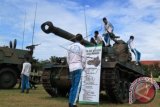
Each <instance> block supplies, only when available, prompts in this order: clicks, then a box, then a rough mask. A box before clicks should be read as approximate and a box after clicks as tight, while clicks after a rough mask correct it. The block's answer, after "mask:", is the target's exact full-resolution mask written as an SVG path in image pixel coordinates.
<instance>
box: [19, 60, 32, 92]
mask: <svg viewBox="0 0 160 107" xmlns="http://www.w3.org/2000/svg"><path fill="white" fill-rule="evenodd" d="M30 72H31V63H30V62H29V57H26V61H25V62H24V63H23V68H22V72H21V84H22V89H21V92H22V93H24V91H25V90H26V93H29V89H30V84H29V76H30Z"/></svg>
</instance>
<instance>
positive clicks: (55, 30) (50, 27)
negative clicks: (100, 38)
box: [41, 21, 93, 45]
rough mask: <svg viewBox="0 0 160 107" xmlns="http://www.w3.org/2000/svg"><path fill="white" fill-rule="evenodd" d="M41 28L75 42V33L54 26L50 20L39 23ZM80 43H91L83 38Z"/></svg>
mask: <svg viewBox="0 0 160 107" xmlns="http://www.w3.org/2000/svg"><path fill="white" fill-rule="evenodd" d="M41 29H42V30H43V31H44V32H45V33H47V34H49V33H54V34H55V35H57V36H60V37H62V38H64V39H67V40H70V41H72V42H75V35H74V34H71V33H69V32H67V31H65V30H63V29H61V28H58V27H55V26H54V25H53V24H52V22H50V21H47V22H45V23H43V24H42V25H41ZM82 44H83V45H93V44H92V43H90V42H89V41H86V40H84V39H83V41H82Z"/></svg>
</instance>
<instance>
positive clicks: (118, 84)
mask: <svg viewBox="0 0 160 107" xmlns="http://www.w3.org/2000/svg"><path fill="white" fill-rule="evenodd" d="M41 29H42V30H43V31H44V32H45V33H47V34H49V33H53V34H55V35H57V36H60V37H62V38H64V39H67V40H70V41H72V42H75V35H73V34H71V33H69V32H67V31H65V30H62V29H60V28H58V27H55V26H53V24H52V22H50V21H47V22H45V23H43V24H42V25H41ZM112 39H113V41H114V42H115V43H114V44H113V46H110V47H103V49H102V60H101V80H100V84H101V85H100V90H101V91H105V92H106V93H107V94H108V95H109V97H110V98H111V99H112V101H114V102H116V103H126V102H128V99H129V98H128V97H129V87H130V84H131V82H133V81H134V80H135V79H136V78H138V77H141V76H144V75H145V72H144V70H143V69H142V67H141V66H137V65H135V64H134V63H133V62H131V53H130V52H129V49H128V46H127V44H126V43H125V42H124V41H123V40H117V39H115V38H114V36H113V38H112ZM83 45H85V46H86V45H90V46H94V44H92V43H90V42H89V41H87V40H83ZM68 74H69V69H68V65H67V63H66V59H64V58H63V59H61V60H60V61H59V62H58V63H55V64H48V65H46V66H45V67H44V72H43V74H42V84H43V87H44V89H45V90H46V92H47V93H48V94H49V95H51V96H52V97H56V96H61V95H62V96H65V95H66V94H67V93H68V92H69V89H70V85H71V83H70V80H69V75H68Z"/></svg>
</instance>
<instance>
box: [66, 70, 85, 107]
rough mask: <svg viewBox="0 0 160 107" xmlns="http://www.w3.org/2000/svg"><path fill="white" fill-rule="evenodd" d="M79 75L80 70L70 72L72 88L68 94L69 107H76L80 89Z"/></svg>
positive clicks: (80, 73)
mask: <svg viewBox="0 0 160 107" xmlns="http://www.w3.org/2000/svg"><path fill="white" fill-rule="evenodd" d="M81 75H82V69H78V70H75V71H73V72H70V76H71V85H72V86H71V89H70V93H69V103H70V104H71V107H72V106H73V105H76V102H77V99H78V96H79V92H80V88H81Z"/></svg>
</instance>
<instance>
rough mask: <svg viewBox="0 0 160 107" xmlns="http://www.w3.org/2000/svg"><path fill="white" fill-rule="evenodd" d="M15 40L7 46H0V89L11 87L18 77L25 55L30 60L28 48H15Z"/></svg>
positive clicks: (30, 53) (30, 55) (30, 54)
mask: <svg viewBox="0 0 160 107" xmlns="http://www.w3.org/2000/svg"><path fill="white" fill-rule="evenodd" d="M16 43H17V42H16V40H14V43H12V42H11V41H10V45H9V46H3V47H0V89H10V88H13V87H14V86H15V85H16V83H17V79H18V78H20V73H21V70H22V63H23V62H24V60H25V57H29V58H30V60H32V52H31V51H30V50H22V49H16Z"/></svg>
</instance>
